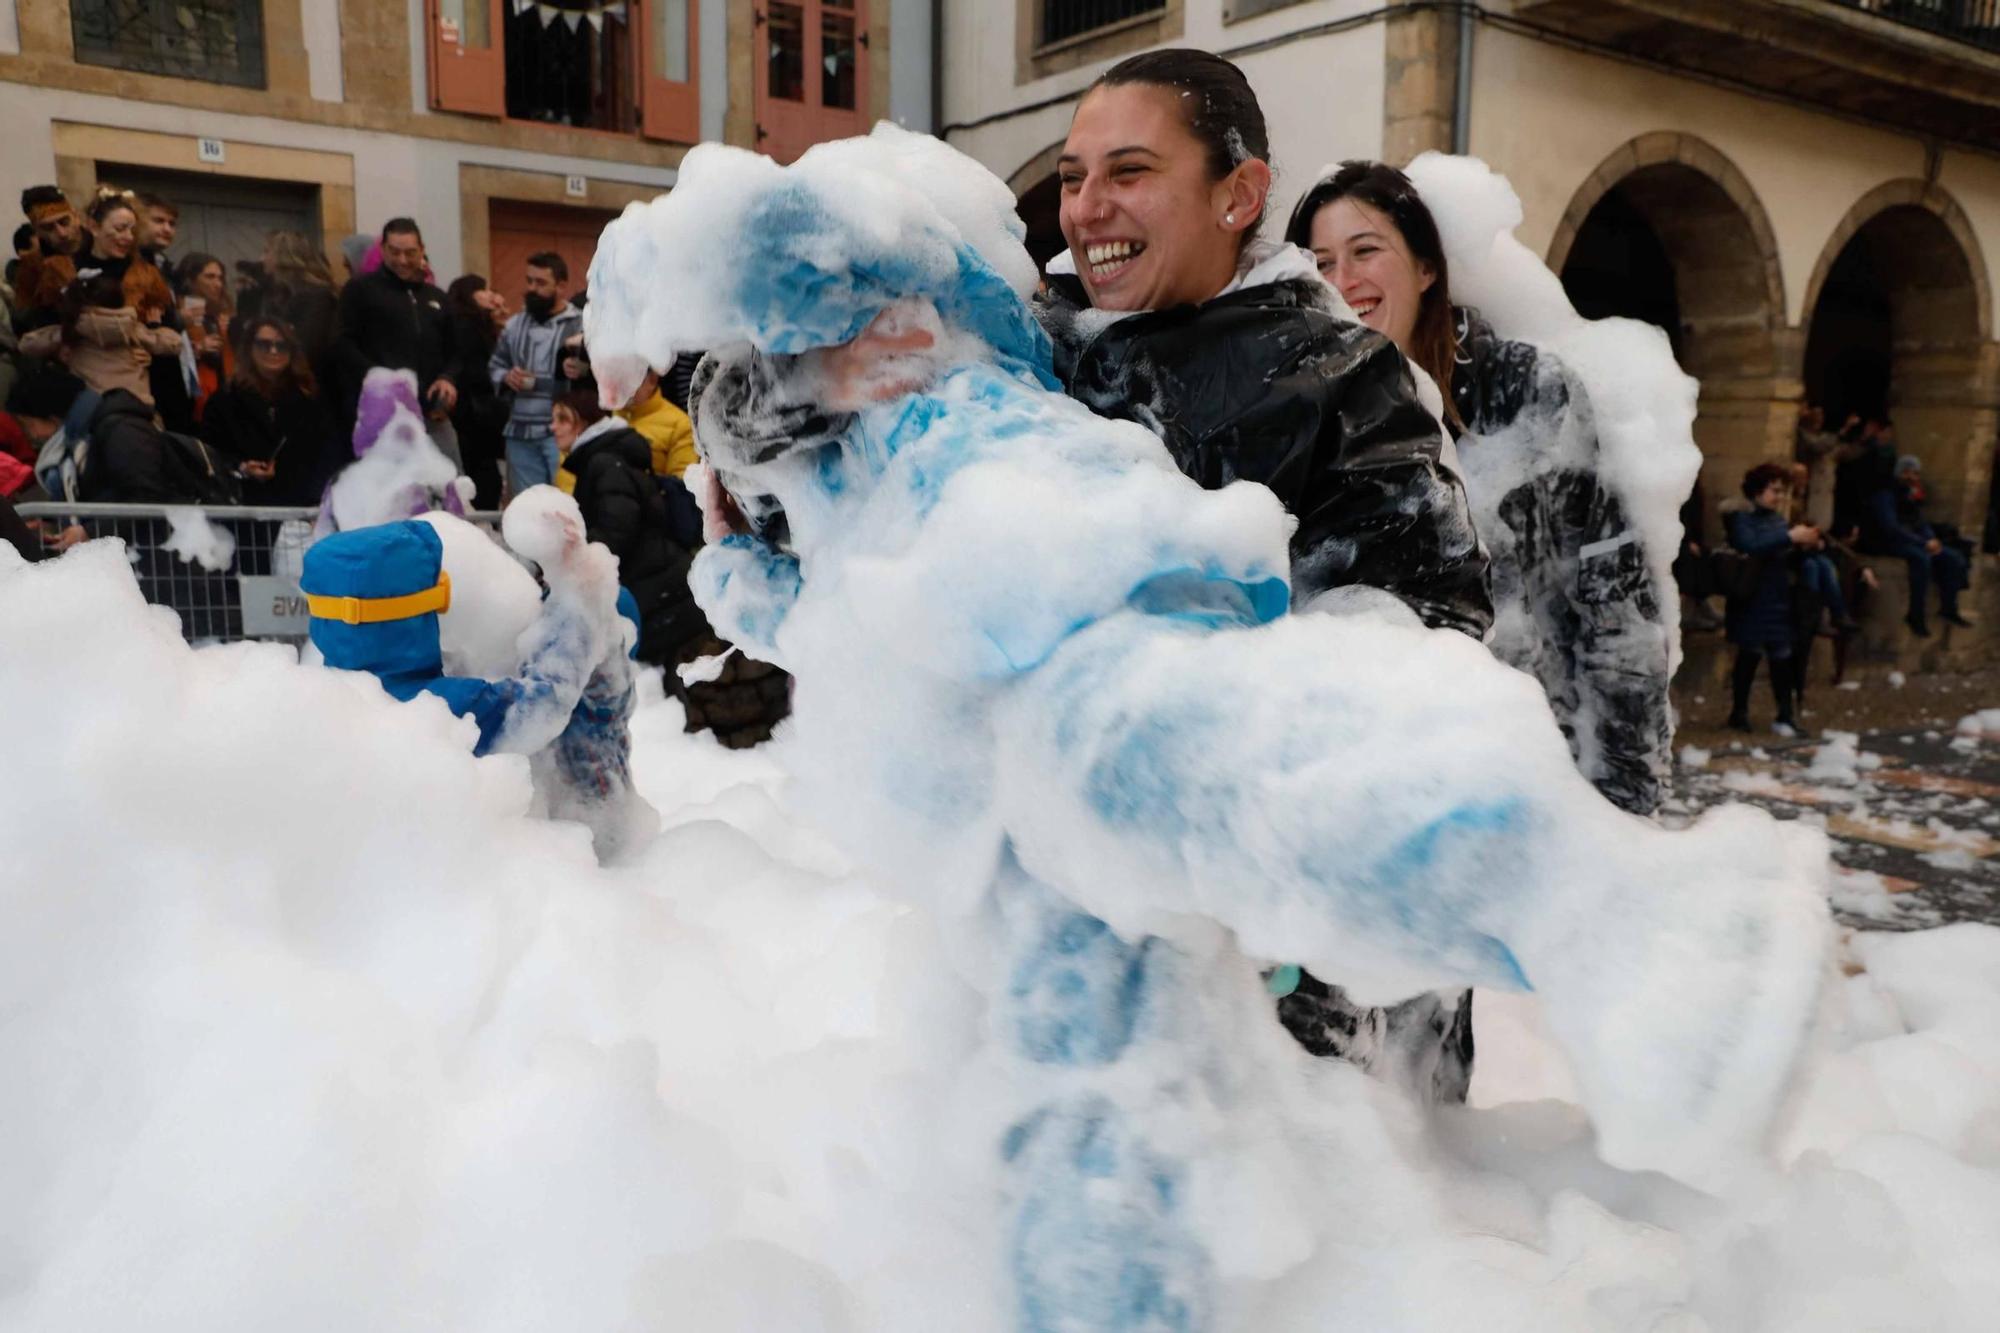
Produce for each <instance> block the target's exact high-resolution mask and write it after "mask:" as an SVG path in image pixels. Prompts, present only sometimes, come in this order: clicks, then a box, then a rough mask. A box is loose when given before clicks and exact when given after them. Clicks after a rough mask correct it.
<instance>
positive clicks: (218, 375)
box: [0, 185, 1973, 732]
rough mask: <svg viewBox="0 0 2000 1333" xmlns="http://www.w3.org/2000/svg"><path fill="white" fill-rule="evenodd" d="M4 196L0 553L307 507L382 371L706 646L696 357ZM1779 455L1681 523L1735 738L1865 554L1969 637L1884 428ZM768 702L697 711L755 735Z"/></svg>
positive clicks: (526, 297) (286, 244)
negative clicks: (72, 516) (93, 533)
mask: <svg viewBox="0 0 2000 1333" xmlns="http://www.w3.org/2000/svg"><path fill="white" fill-rule="evenodd" d="M20 202H21V210H22V214H23V221H22V222H21V224H20V225H19V227H18V228H17V229H16V231H15V233H14V258H13V259H12V261H10V262H9V263H8V265H7V270H6V283H5V287H4V293H5V302H4V307H0V402H4V404H5V407H6V411H5V413H4V414H0V540H10V541H12V542H13V543H14V544H15V545H16V546H17V547H18V548H20V549H21V551H22V552H23V554H25V555H26V556H27V557H28V558H30V559H35V558H39V557H42V556H45V555H48V554H52V553H55V552H57V551H60V550H63V549H67V548H68V547H69V546H70V545H73V544H74V543H75V542H77V541H79V540H83V539H85V538H86V536H87V533H86V531H85V530H84V529H83V528H82V527H79V526H74V525H55V524H50V525H47V526H46V527H45V528H42V529H41V530H37V527H38V525H36V524H32V523H27V522H24V521H23V520H22V519H21V518H20V517H19V516H18V515H17V514H16V513H15V511H14V508H13V506H14V505H15V504H18V503H22V502H25V501H32V500H39V499H51V498H54V499H61V500H68V501H74V502H77V503H79V504H85V503H106V502H131V503H145V504H169V503H173V504H181V503H209V504H242V505H255V506H284V507H309V506H315V505H320V504H321V503H322V499H323V497H324V496H325V495H326V493H327V488H328V487H329V485H330V483H331V482H332V480H333V478H334V476H335V475H336V474H337V473H338V472H339V471H340V470H341V469H342V468H343V467H344V466H346V465H347V464H348V463H349V462H351V461H353V459H354V457H355V456H356V449H355V444H354V441H355V439H356V416H357V410H358V401H359V398H360V394H361V386H362V382H363V380H364V379H365V378H366V376H367V374H368V372H369V371H370V370H372V369H375V368H378V367H388V368H391V369H396V370H403V371H408V372H410V373H411V374H413V375H414V376H415V380H416V384H417V388H418V396H419V404H418V406H419V409H420V410H421V412H422V414H423V418H424V424H425V428H426V431H427V433H428V435H429V437H430V439H431V442H432V443H433V444H435V445H436V447H437V448H438V450H439V451H440V452H441V453H442V454H443V455H444V456H445V457H446V458H448V459H449V460H450V461H451V462H452V463H453V464H454V465H455V466H456V467H457V469H458V470H459V472H460V473H462V474H463V475H464V476H466V477H468V478H470V479H471V481H472V483H473V490H474V493H473V504H474V506H475V507H476V508H479V509H482V510H491V509H497V508H499V507H500V506H501V505H502V504H503V503H505V502H506V501H507V500H508V499H509V498H511V497H512V496H513V495H515V494H518V493H520V492H521V491H523V490H526V489H527V488H528V487H531V486H535V485H542V484H554V485H557V486H559V487H561V488H562V489H563V490H565V491H569V492H572V493H573V494H575V496H576V497H577V500H578V503H579V505H580V506H581V508H582V511H583V514H584V517H585V519H586V522H587V525H588V527H589V530H590V536H591V538H592V539H593V540H597V541H602V542H604V543H605V544H606V545H607V546H609V547H610V548H611V549H612V550H613V551H614V552H615V553H616V554H617V555H618V556H619V558H620V561H621V568H622V570H623V571H624V577H623V581H624V582H625V584H626V586H627V587H628V588H630V589H631V590H632V591H633V593H634V595H635V597H637V598H638V599H639V603H640V607H641V615H642V623H643V626H644V633H643V635H642V643H641V653H642V656H644V657H645V658H647V659H648V660H652V661H657V662H662V663H674V662H678V661H684V660H687V659H688V658H689V657H691V656H695V655H700V654H702V653H707V652H713V651H717V650H718V649H719V647H720V645H719V643H718V641H716V640H715V639H714V638H713V636H712V635H710V634H709V633H708V632H707V626H706V624H705V622H703V621H702V618H701V612H700V610H699V609H698V608H697V607H695V606H694V603H693V600H692V598H691V596H690V595H689V594H688V591H687V569H688V565H689V562H690V561H691V559H692V555H693V552H694V551H695V549H697V548H698V547H699V546H700V544H701V531H700V523H699V515H698V510H697V508H696V506H695V504H694V502H693V499H692V497H691V496H690V495H689V494H688V492H687V490H686V488H685V486H683V485H682V484H681V482H680V478H681V477H682V475H683V474H684V473H685V472H686V470H687V468H688V466H689V465H690V464H691V463H692V462H694V460H695V448H694V434H693V429H692V426H691V424H690V421H689V417H688V412H687V407H688V393H689V389H690V384H691V381H692V379H693V375H694V367H695V363H696V362H697V361H698V360H699V354H694V355H689V356H683V357H681V358H680V359H679V360H678V361H677V362H676V363H675V364H674V365H671V366H661V367H656V368H655V373H653V374H651V375H650V376H649V377H648V378H647V379H646V380H645V382H644V383H643V384H642V386H641V389H640V392H639V393H638V394H637V395H636V397H635V398H634V400H633V401H632V403H631V404H630V405H628V406H627V407H626V408H625V409H624V410H622V411H620V412H618V413H617V414H615V415H609V416H607V415H606V414H605V413H604V412H603V411H602V409H600V408H599V407H598V405H597V394H596V390H595V384H594V381H593V379H592V374H591V368H590V359H589V350H588V348H587V347H586V346H585V345H584V337H583V331H582V329H583V319H582V312H583V307H584V305H585V303H586V300H587V293H586V292H585V291H584V290H583V289H582V284H581V283H580V281H578V275H576V274H573V273H572V272H571V271H570V269H569V266H568V264H567V262H566V261H565V260H564V258H563V257H562V256H561V255H559V254H556V253H553V252H543V253H538V254H535V255H532V256H530V257H529V258H528V260H527V262H526V264H525V266H524V271H523V272H521V273H519V274H508V275H495V278H494V279H493V280H491V281H489V279H488V278H487V277H485V276H483V275H481V274H477V273H468V274H464V275H462V276H459V277H457V278H456V279H454V280H453V281H452V282H451V283H450V284H449V286H448V287H443V288H441V287H440V286H439V285H438V283H437V278H436V275H435V274H434V273H433V271H432V269H431V267H430V263H429V260H428V257H427V254H426V251H425V247H424V236H423V230H422V228H421V226H420V225H419V224H418V222H417V221H416V220H414V219H412V218H407V217H399V218H392V219H390V220H389V221H388V222H387V223H386V224H384V225H383V227H382V228H381V229H380V231H379V232H378V233H376V234H373V235H355V236H350V237H348V238H346V240H345V241H343V242H342V244H341V245H340V247H339V253H340V261H339V262H340V265H341V267H342V268H343V269H344V270H345V271H344V273H343V274H342V276H341V277H340V278H338V279H337V278H336V277H335V274H334V271H333V266H332V265H331V264H330V263H329V261H328V256H327V252H325V251H323V250H322V249H321V247H320V246H319V245H318V244H317V243H316V242H314V241H313V240H312V239H311V238H309V237H307V236H306V235H304V234H302V233H300V232H296V231H274V232H272V233H270V235H269V237H268V239H267V240H266V243H265V245H264V250H263V254H262V256H261V257H260V258H259V259H258V260H256V261H254V262H239V263H237V264H236V266H235V268H236V271H235V273H234V274H232V273H231V272H230V270H229V265H227V264H226V263H225V262H224V261H223V260H222V259H221V258H218V257H217V256H215V255H212V254H207V253H203V252H201V251H194V250H182V251H176V250H175V248H174V246H175V239H176V233H177V229H178V223H179V216H178V210H177V209H176V207H175V205H174V203H173V202H172V201H171V200H168V199H165V198H161V197H159V196H158V195H154V194H148V193H143V192H133V191H127V190H120V189H117V188H112V187H103V188H100V189H99V190H98V191H97V192H96V194H95V195H94V196H93V197H92V198H91V199H90V200H89V201H88V202H87V203H86V204H85V205H84V206H83V207H82V208H81V209H79V208H77V207H76V206H75V204H74V203H73V202H72V201H71V199H69V198H68V197H67V196H66V195H65V194H64V193H63V192H62V190H60V189H59V188H57V187H56V186H54V185H37V186H33V187H30V188H28V189H26V190H23V191H22V193H21V196H20ZM1298 239H1299V240H1300V242H1301V243H1302V244H1303V243H1305V241H1306V240H1307V238H1306V237H1305V236H1304V235H1303V234H1301V236H1300V237H1299V238H1298ZM510 295H516V299H515V300H510V299H509V298H510ZM1795 444H1796V448H1795V457H1794V461H1792V462H1791V463H1789V464H1784V463H1776V462H1771V463H1764V464H1760V465H1759V466H1757V467H1756V468H1753V469H1752V470H1751V471H1750V472H1749V473H1748V474H1747V475H1746V476H1745V477H1744V478H1743V479H1742V483H1741V488H1740V489H1741V491H1742V494H1741V495H1740V496H1737V497H1731V498H1730V499H1729V500H1727V501H1725V502H1724V503H1723V504H1722V505H1721V506H1720V509H1721V517H1722V525H1723V532H1722V534H1721V535H1722V536H1723V538H1724V540H1723V542H1722V543H1720V544H1719V545H1711V544H1709V543H1707V542H1706V540H1705V534H1704V533H1703V532H1702V531H1701V522H1702V515H1703V512H1704V511H1703V505H1702V503H1701V493H1700V489H1699V487H1698V488H1697V491H1696V494H1695V496H1694V497H1693V498H1692V499H1691V500H1690V503H1689V505H1688V507H1687V509H1686V510H1685V511H1684V514H1683V517H1684V520H1685V522H1686V525H1687V536H1686V540H1685V542H1684V544H1683V548H1682V553H1681V558H1680V559H1679V560H1678V561H1677V562H1676V564H1675V567H1674V568H1675V574H1676V576H1677V578H1678V579H1679V581H1680V585H1681V591H1682V593H1683V594H1684V620H1685V622H1686V624H1687V626H1688V627H1689V628H1690V629H1692V630H1696V631H1700V630H1705V629H1706V630H1723V631H1725V632H1726V634H1727V637H1728V639H1729V641H1730V642H1731V643H1732V644H1733V645H1734V646H1735V648H1736V658H1735V663H1734V668H1733V671H1732V708H1731V711H1730V714H1729V719H1728V720H1729V724H1730V725H1731V726H1733V727H1737V728H1739V729H1743V730H1748V729H1749V728H1750V725H1751V723H1750V707H1749V696H1750V692H1751V688H1752V685H1753V683H1754V681H1755V678H1756V676H1757V675H1758V673H1759V671H1760V669H1761V670H1762V671H1764V673H1765V674H1766V675H1767V676H1768V678H1769V684H1770V689H1771V692H1772V695H1773V699H1774V702H1775V712H1774V718H1775V722H1774V725H1775V726H1776V727H1777V729H1778V730H1779V731H1781V732H1785V731H1790V730H1792V729H1794V728H1795V727H1796V725H1797V711H1796V705H1797V702H1798V699H1799V696H1800V694H1801V692H1802V690H1803V686H1804V682H1805V673H1804V663H1805V661H1806V660H1807V658H1808V657H1809V656H1810V653H1811V651H1812V648H1813V645H1814V643H1815V641H1816V640H1817V639H1819V638H1828V639H1831V640H1832V642H1833V653H1834V672H1835V679H1836V680H1838V679H1839V677H1840V675H1841V673H1842V672H1843V671H1844V669H1845V666H1846V658H1847V650H1848V647H1849V644H1850V642H1851V640H1852V638H1853V636H1854V634H1855V633H1856V632H1857V630H1858V629H1859V621H1858V619H1857V616H1858V614H1859V612H1860V610H1861V608H1862V606H1863V603H1864V601H1865V599H1866V598H1868V597H1869V596H1870V594H1871V593H1873V592H1875V591H1876V588H1877V579H1876V575H1875V572H1874V570H1873V569H1872V568H1871V567H1870V564H1869V561H1868V557H1871V556H1874V557H1890V558H1894V559H1899V560H1901V561H1902V562H1903V564H1904V566H1905V567H1906V569H1907V571H1908V587H1909V603H1908V605H1907V607H1906V608H1905V610H1904V615H1903V620H1904V624H1905V625H1906V627H1907V630H1908V633H1909V634H1911V635H1913V636H1916V637H1918V638H1928V637H1930V636H1931V634H1932V633H1933V629H1932V625H1933V619H1934V617H1935V620H1936V621H1938V622H1943V623H1946V624H1951V625H1958V626H1963V625H1966V624H1967V623H1968V622H1967V620H1966V618H1965V616H1964V615H1963V613H1962V611H1961V609H1960V606H1959V601H1958V598H1959V594H1960V593H1961V592H1962V591H1963V590H1964V589H1965V587H1966V586H1967V584H1968V581H1969V575H1970V569H1971V557H1972V554H1973V544H1972V543H1971V542H1970V541H1968V540H1967V539H1965V538H1964V537H1962V536H1961V535H1960V534H1959V533H1958V532H1957V531H1956V529H1954V528H1952V527H1951V526H1950V525H1948V524H1945V523H1941V522H1938V521H1936V520H1934V519H1933V518H1931V517H1930V516H1929V515H1928V514H1927V513H1926V502H1927V498H1928V496H1927V492H1926V488H1925V482H1924V475H1923V466H1922V462H1921V460H1920V459H1918V458H1917V457H1915V456H1914V455H1911V454H1905V453H1901V452H1900V451H1899V449H1898V446H1897V443H1896V434H1895V424H1894V423H1893V422H1892V421H1891V420H1890V419H1889V418H1888V416H1887V415H1886V414H1882V413H1878V414H1876V415H1873V416H1869V417H1864V416H1862V415H1859V414H1854V415H1850V416H1848V418H1847V419H1846V421H1845V422H1844V423H1843V424H1842V425H1841V426H1840V427H1839V428H1838V429H1832V428H1829V426H1828V424H1827V422H1826V421H1825V419H1824V414H1823V413H1822V411H1821V410H1820V409H1819V408H1818V407H1816V406H1813V405H1811V404H1807V405H1805V406H1804V407H1802V409H1801V411H1800V415H1799V421H1798V426H1797V432H1796V440H1795ZM1933 600H1934V601H1935V612H1934V613H1933ZM1717 602H1719V603H1720V606H1721V612H1720V614H1718V612H1717V606H1716V604H1717ZM730 671H731V672H732V673H744V672H750V673H755V672H756V671H757V665H756V664H755V663H744V662H741V661H736V660H732V662H731V665H730ZM669 675H670V677H671V675H672V673H669ZM670 684H671V680H670ZM778 688H779V687H778V686H774V685H766V686H764V687H763V689H764V692H765V693H766V694H773V692H774V691H775V690H777V689H778ZM773 697H775V695H774V694H773ZM689 705H690V712H691V714H701V713H702V712H703V711H704V710H702V709H701V708H700V706H699V705H698V704H697V703H696V702H695V701H694V700H692V699H690V700H689ZM771 706H772V699H769V698H767V699H763V700H761V701H759V702H756V703H754V704H752V703H746V704H743V705H741V706H732V705H726V704H719V705H717V706H716V707H715V708H714V709H712V710H710V711H713V712H715V713H716V717H717V725H718V726H734V725H747V726H749V727H750V728H751V729H752V730H753V731H754V730H755V729H756V727H757V726H758V725H759V719H760V718H762V717H763V716H764V715H765V714H767V713H768V712H769V711H770V708H771Z"/></svg>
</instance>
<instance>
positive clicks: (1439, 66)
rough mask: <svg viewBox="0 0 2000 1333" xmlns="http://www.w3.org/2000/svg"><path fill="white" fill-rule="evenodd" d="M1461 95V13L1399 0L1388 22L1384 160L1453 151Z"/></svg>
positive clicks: (1400, 161) (1397, 160) (1404, 160)
mask: <svg viewBox="0 0 2000 1333" xmlns="http://www.w3.org/2000/svg"><path fill="white" fill-rule="evenodd" d="M1457 100H1458V14H1457V13H1456V12H1455V11H1453V10H1451V9H1445V8H1437V9H1429V8H1426V9H1416V8H1411V7H1410V4H1409V0H1397V2H1396V3H1395V4H1394V6H1393V8H1392V10H1391V12H1390V15H1389V17H1388V19H1387V21H1386V22H1385V24H1384V54H1383V81H1382V160H1383V161H1384V162H1388V163H1391V164H1393V165H1395V166H1403V165H1405V164H1406V163H1408V162H1409V160H1410V159H1411V158H1413V157H1415V156H1416V155H1417V154H1419V153H1423V152H1429V151H1436V152H1440V153H1449V152H1450V151H1451V146H1452V145H1451V121H1452V111H1453V108H1454V106H1455V105H1456V103H1457Z"/></svg>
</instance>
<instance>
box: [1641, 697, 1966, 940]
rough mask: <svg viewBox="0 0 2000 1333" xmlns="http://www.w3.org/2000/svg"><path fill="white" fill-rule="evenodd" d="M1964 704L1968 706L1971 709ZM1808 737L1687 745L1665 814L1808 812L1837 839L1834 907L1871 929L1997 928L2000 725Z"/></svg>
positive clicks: (1801, 815) (1803, 815) (1790, 815)
mask: <svg viewBox="0 0 2000 1333" xmlns="http://www.w3.org/2000/svg"><path fill="white" fill-rule="evenodd" d="M1972 711H1973V709H1972V707H1970V706H1968V707H1967V708H1966V709H1965V712H1966V713H1970V712H1972ZM1936 721H1942V725H1917V726H1912V727H1905V728H1900V729H1896V730H1881V731H1871V732H1865V733H1861V734H1859V735H1856V734H1855V733H1847V732H1838V731H1836V732H1831V733H1823V734H1822V735H1821V736H1819V737H1817V738H1813V739H1801V740H1777V739H1766V738H1760V737H1751V738H1743V737H1732V740H1731V741H1730V742H1729V743H1728V744H1726V745H1724V746H1718V747H1717V748H1715V749H1712V750H1705V749H1703V748H1702V747H1700V746H1694V745H1686V744H1684V745H1683V747H1682V749H1681V751H1680V761H1679V762H1678V763H1677V764H1676V765H1675V774H1674V796H1673V798H1672V799H1671V800H1670V801H1669V802H1668V804H1667V806H1666V809H1665V812H1664V813H1665V817H1666V819H1667V820H1668V822H1670V823H1672V822H1681V821H1685V820H1686V819H1688V818H1691V817H1693V816H1694V815H1695V814H1696V813H1698V812H1699V811H1701V810H1704V809H1707V808H1708V807H1710V806H1714V805H1718V804H1721V803H1723V802H1727V801H1747V802H1750V803H1751V804H1753V805H1758V806H1762V807H1763V808H1764V809H1767V810H1769V811H1771V812H1772V813H1773V814H1775V815H1777V816H1778V817H1779V818H1780V819H1808V820H1812V821H1814V822H1816V823H1819V824H1820V825H1822V826H1823V827H1824V828H1825V829H1826V831H1827V833H1828V835H1829V836H1830V837H1831V838H1832V839H1833V855H1834V860H1835V862H1836V863H1837V864H1838V866H1839V867H1840V868H1841V869H1840V873H1839V876H1838V879H1837V885H1836V889H1835V893H1834V908H1835V914H1836V915H1837V916H1838V917H1839V918H1840V919H1841V920H1842V921H1843V922H1844V923H1846V924H1848V925H1851V926H1855V927H1857V928H1863V929H1872V930H1885V929H1886V930H1914V929H1920V928H1923V927H1926V926H1937V925H1944V924H1946V923H1949V922H1953V921H1981V922H1986V923H1988V924H1992V925H2000V728H1996V729H1995V730H1993V731H1991V732H1988V733H1985V734H1981V735H1973V734H1957V732H1956V729H1955V724H1956V722H1957V719H1956V718H1954V719H1951V720H1949V721H1943V720H1942V719H1934V722H1936Z"/></svg>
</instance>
